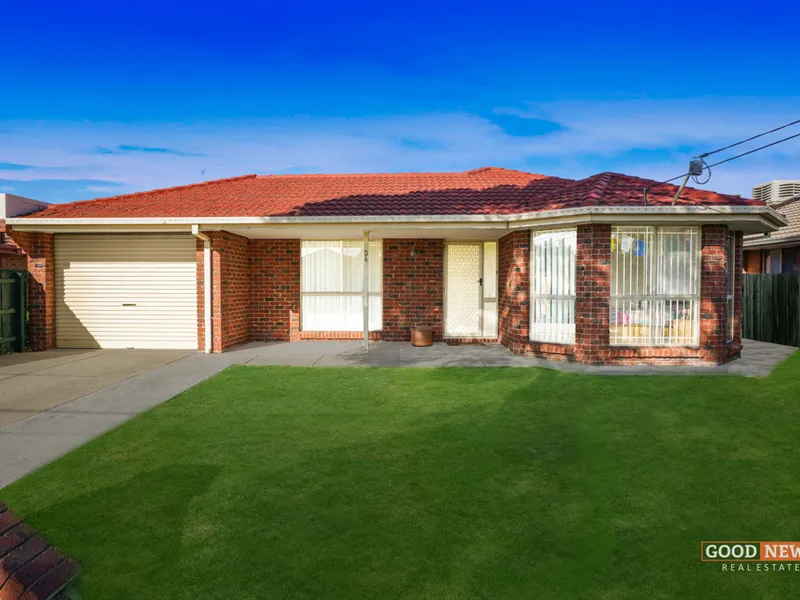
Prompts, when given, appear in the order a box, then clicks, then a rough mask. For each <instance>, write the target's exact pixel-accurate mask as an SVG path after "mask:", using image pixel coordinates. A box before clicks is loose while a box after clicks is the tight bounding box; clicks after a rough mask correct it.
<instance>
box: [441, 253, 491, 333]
mask: <svg viewBox="0 0 800 600" xmlns="http://www.w3.org/2000/svg"><path fill="white" fill-rule="evenodd" d="M445 251H446V255H445V264H446V273H445V309H444V321H445V322H444V335H445V336H446V337H495V336H496V335H497V242H459V243H448V244H447V246H446V250H445Z"/></svg>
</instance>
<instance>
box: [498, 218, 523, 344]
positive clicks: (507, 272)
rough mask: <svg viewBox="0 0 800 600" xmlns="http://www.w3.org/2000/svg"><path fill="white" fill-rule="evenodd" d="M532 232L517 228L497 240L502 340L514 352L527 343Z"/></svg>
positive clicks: (500, 337) (500, 335)
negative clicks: (517, 229)
mask: <svg viewBox="0 0 800 600" xmlns="http://www.w3.org/2000/svg"><path fill="white" fill-rule="evenodd" d="M530 246H531V232H530V231H527V230H524V231H515V232H514V233H510V234H508V235H506V236H504V237H502V238H500V241H499V243H498V247H497V248H498V283H499V288H500V289H499V298H498V325H499V327H498V329H499V341H500V343H501V344H503V345H504V346H505V347H506V348H508V349H509V350H511V351H512V352H515V353H518V354H519V353H522V352H523V351H524V350H525V348H526V346H527V345H528V331H529V325H530V291H531V285H530V264H531V249H530Z"/></svg>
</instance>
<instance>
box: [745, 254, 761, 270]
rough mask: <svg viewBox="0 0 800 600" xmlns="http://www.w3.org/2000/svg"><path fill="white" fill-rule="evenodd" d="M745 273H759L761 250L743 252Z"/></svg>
mask: <svg viewBox="0 0 800 600" xmlns="http://www.w3.org/2000/svg"><path fill="white" fill-rule="evenodd" d="M744 271H745V273H761V250H745V251H744Z"/></svg>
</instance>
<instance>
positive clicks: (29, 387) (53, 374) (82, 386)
mask: <svg viewBox="0 0 800 600" xmlns="http://www.w3.org/2000/svg"><path fill="white" fill-rule="evenodd" d="M190 354H194V352H189V351H186V350H48V351H46V352H30V353H22V354H7V355H2V356H0V427H3V426H5V425H10V424H11V423H15V422H17V421H21V420H23V419H26V418H28V417H30V416H32V415H35V414H36V413H39V412H41V411H43V410H49V409H52V408H55V407H57V406H60V405H62V404H64V403H66V402H69V401H70V400H75V399H76V398H80V397H82V396H85V395H86V394H89V393H91V392H94V391H97V390H102V389H104V388H107V387H110V386H112V385H115V384H117V383H120V382H122V381H124V380H126V379H129V378H130V377H135V376H136V375H139V374H141V373H144V372H146V371H150V370H152V369H154V368H156V367H160V366H161V365H164V364H168V363H171V362H174V361H176V360H179V359H181V358H185V357H187V356H189V355H190Z"/></svg>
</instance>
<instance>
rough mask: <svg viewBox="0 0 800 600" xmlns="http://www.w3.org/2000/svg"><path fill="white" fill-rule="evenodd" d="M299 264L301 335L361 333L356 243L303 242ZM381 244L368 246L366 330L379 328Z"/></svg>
mask: <svg viewBox="0 0 800 600" xmlns="http://www.w3.org/2000/svg"><path fill="white" fill-rule="evenodd" d="M301 253H302V260H301V264H300V302H301V308H300V319H301V327H302V329H303V331H361V330H362V329H363V327H364V320H363V319H364V317H363V298H362V293H363V288H362V284H363V281H364V253H363V242H362V241H360V240H352V241H351V240H335V241H304V242H302V252H301ZM382 289H383V244H382V243H381V242H380V241H371V242H369V330H370V331H380V330H381V328H382V327H383V298H382V295H381V294H382Z"/></svg>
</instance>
